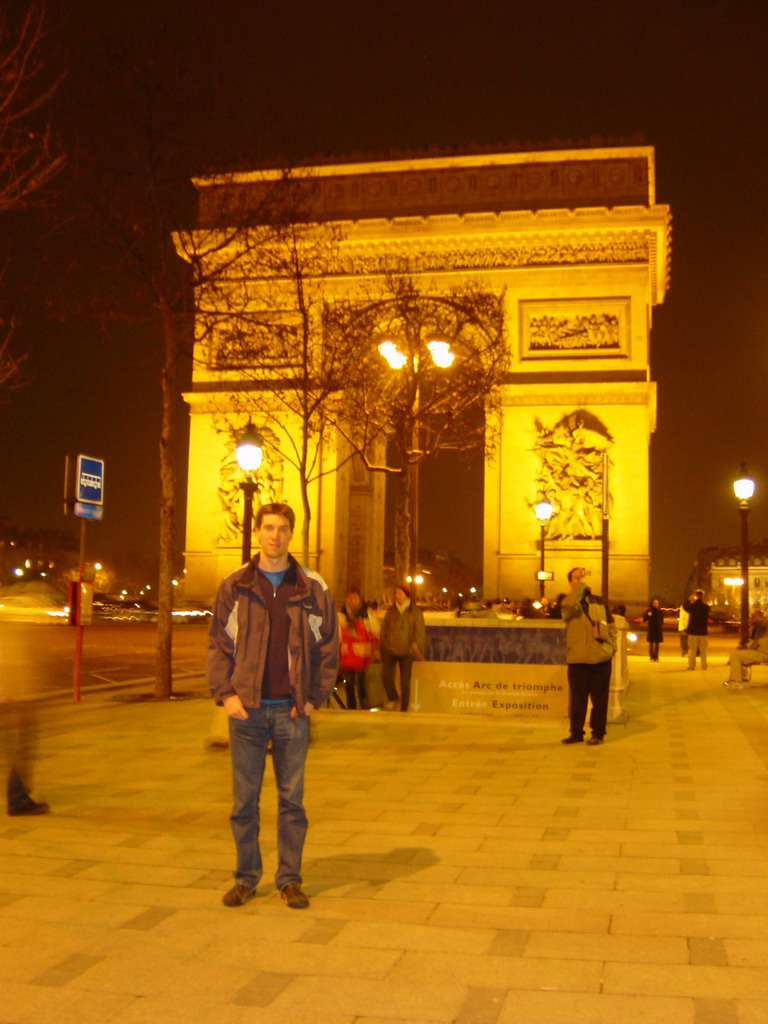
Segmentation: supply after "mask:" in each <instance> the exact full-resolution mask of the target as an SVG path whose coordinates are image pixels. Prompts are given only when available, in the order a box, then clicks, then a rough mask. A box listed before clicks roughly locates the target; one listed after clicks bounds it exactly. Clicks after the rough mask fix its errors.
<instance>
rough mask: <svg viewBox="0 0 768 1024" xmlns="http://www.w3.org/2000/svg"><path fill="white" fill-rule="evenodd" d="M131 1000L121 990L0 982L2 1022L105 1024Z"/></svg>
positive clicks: (10, 981) (9, 1023) (18, 1023)
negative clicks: (94, 989)
mask: <svg viewBox="0 0 768 1024" xmlns="http://www.w3.org/2000/svg"><path fill="white" fill-rule="evenodd" d="M132 1002H133V997H132V996H127V995H125V994H123V993H110V992H82V991H76V990H74V989H71V988H67V987H65V988H52V987H50V986H43V985H31V984H20V983H18V982H15V981H12V980H8V981H4V982H3V993H2V1009H0V1013H2V1018H1V1019H2V1021H3V1024H105V1022H106V1021H110V1022H111V1021H112V1020H113V1018H114V1016H115V1014H119V1013H121V1012H122V1011H123V1010H124V1009H125V1008H126V1007H127V1006H129V1005H130V1004H131V1003H132Z"/></svg>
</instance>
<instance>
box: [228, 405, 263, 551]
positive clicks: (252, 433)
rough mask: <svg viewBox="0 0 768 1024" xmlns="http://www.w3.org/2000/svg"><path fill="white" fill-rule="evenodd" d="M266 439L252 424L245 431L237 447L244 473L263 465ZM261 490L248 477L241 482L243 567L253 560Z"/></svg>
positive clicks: (239, 464)
mask: <svg viewBox="0 0 768 1024" xmlns="http://www.w3.org/2000/svg"><path fill="white" fill-rule="evenodd" d="M263 453H264V439H263V438H262V436H261V434H259V432H258V431H257V430H256V428H255V427H254V425H253V424H252V423H249V424H248V426H247V427H246V428H245V430H244V431H243V434H242V436H241V437H240V438H239V439H238V441H237V444H236V446H235V454H236V456H237V464H238V466H239V467H240V469H242V470H243V472H244V473H253V472H255V471H256V470H257V469H258V468H259V466H260V465H261V459H262V455H263ZM258 489H259V485H258V484H257V483H256V481H255V480H250V479H248V478H247V477H246V479H245V480H242V481H241V482H240V490H241V491H242V492H243V565H245V563H246V562H250V560H251V527H252V523H253V496H254V494H256V492H257V491H258Z"/></svg>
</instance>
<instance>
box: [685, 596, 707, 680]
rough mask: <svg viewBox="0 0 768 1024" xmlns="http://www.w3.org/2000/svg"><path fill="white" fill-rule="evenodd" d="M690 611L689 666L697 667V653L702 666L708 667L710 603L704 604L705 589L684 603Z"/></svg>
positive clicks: (690, 667) (691, 669) (691, 668)
mask: <svg viewBox="0 0 768 1024" xmlns="http://www.w3.org/2000/svg"><path fill="white" fill-rule="evenodd" d="M683 608H684V609H685V610H686V611H687V612H688V668H689V670H690V671H693V669H695V668H696V655H697V654H698V655H699V658H700V659H701V667H702V668H706V667H707V634H708V632H709V628H708V623H709V605H708V604H704V591H703V590H697V591H696V593H695V594H694V596H693V597H692V598H691V600H690V601H686V602H685V603H684V604H683Z"/></svg>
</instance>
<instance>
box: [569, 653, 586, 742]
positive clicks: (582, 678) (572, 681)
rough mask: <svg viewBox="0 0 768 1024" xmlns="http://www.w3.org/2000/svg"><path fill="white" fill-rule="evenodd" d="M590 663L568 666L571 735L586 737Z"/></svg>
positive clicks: (574, 737)
mask: <svg viewBox="0 0 768 1024" xmlns="http://www.w3.org/2000/svg"><path fill="white" fill-rule="evenodd" d="M588 669H589V665H569V666H568V691H569V702H568V713H569V717H570V722H571V737H572V738H573V739H583V738H584V720H585V719H586V717H587V698H588V697H589V680H588V677H587V675H586V673H585V670H588Z"/></svg>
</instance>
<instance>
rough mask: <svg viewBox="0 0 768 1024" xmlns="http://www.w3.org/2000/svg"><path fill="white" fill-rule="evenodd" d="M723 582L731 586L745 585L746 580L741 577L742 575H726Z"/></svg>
mask: <svg viewBox="0 0 768 1024" xmlns="http://www.w3.org/2000/svg"><path fill="white" fill-rule="evenodd" d="M723 583H725V584H727V585H728V586H729V587H743V586H744V580H743V579H742V578H741V576H726V577H725V579H724V580H723Z"/></svg>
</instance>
